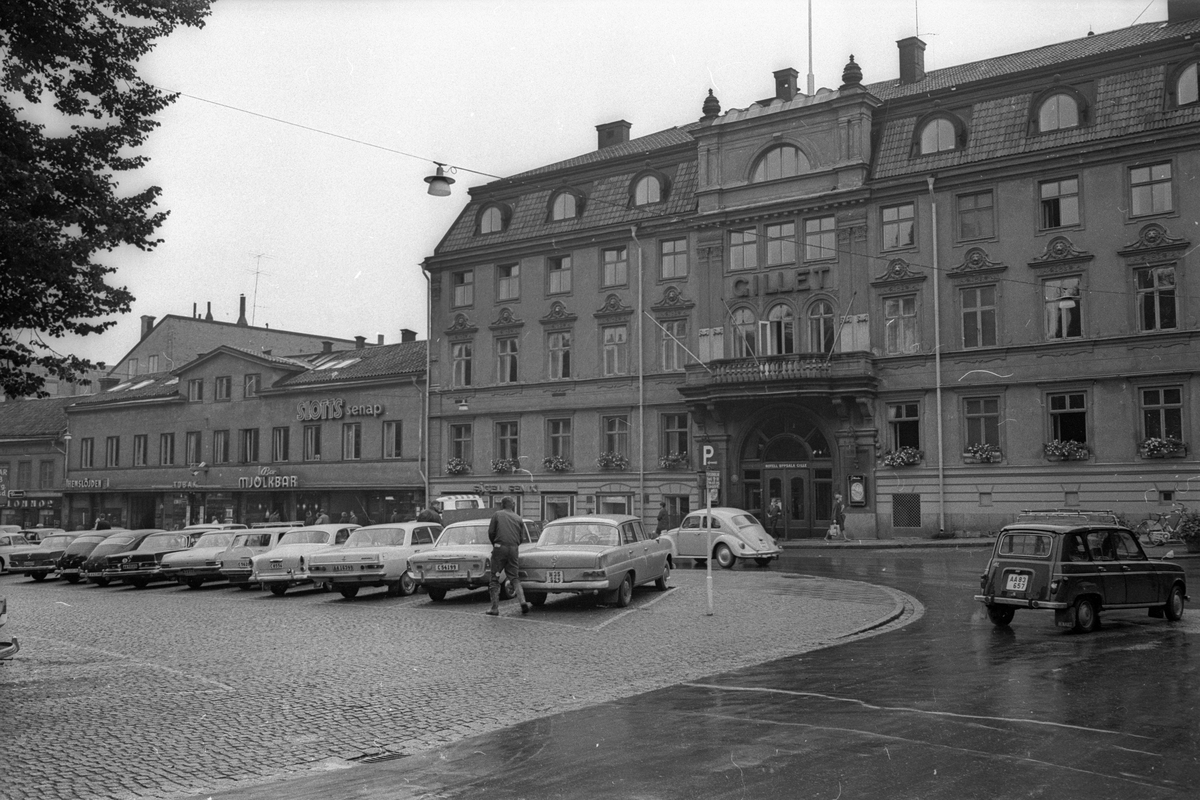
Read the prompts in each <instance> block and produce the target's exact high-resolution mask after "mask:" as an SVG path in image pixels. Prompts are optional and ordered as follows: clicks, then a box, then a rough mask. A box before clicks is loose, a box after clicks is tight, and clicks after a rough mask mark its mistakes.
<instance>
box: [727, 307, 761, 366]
mask: <svg viewBox="0 0 1200 800" xmlns="http://www.w3.org/2000/svg"><path fill="white" fill-rule="evenodd" d="M733 352H734V355H735V356H736V357H737V358H749V357H750V356H754V355H757V354H758V320H757V319H756V318H755V316H754V311H753V310H752V309H749V308H745V307H743V308H738V309H735V310H734V312H733Z"/></svg>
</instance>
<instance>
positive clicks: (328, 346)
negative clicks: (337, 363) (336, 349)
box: [321, 340, 333, 353]
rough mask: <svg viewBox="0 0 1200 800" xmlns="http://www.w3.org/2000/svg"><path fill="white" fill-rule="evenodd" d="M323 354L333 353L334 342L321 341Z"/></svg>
mask: <svg viewBox="0 0 1200 800" xmlns="http://www.w3.org/2000/svg"><path fill="white" fill-rule="evenodd" d="M321 352H322V353H332V352H333V342H331V341H328V340H322V341H321Z"/></svg>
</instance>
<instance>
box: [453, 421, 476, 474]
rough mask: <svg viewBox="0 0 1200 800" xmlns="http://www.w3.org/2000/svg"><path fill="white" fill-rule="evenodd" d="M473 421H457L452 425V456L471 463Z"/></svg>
mask: <svg viewBox="0 0 1200 800" xmlns="http://www.w3.org/2000/svg"><path fill="white" fill-rule="evenodd" d="M471 441H472V439H471V423H469V422H463V423H456V424H454V425H451V426H450V457H451V458H457V459H459V460H460V461H464V462H466V463H467V464H470V463H471V456H472V450H473V448H472V446H471Z"/></svg>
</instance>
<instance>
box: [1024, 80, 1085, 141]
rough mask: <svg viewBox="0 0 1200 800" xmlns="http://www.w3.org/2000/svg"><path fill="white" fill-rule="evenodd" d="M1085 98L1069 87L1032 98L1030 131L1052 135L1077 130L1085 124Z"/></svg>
mask: <svg viewBox="0 0 1200 800" xmlns="http://www.w3.org/2000/svg"><path fill="white" fill-rule="evenodd" d="M1087 110H1088V104H1087V100H1086V98H1084V96H1083V95H1082V94H1080V93H1079V92H1078V91H1076V90H1075V89H1072V88H1071V87H1069V86H1056V87H1054V88H1052V89H1047V90H1046V91H1045V92H1042V93H1041V94H1040V95H1038V96H1037V97H1035V98H1034V102H1033V108H1032V109H1031V115H1030V120H1029V123H1030V131H1031V132H1033V133H1053V132H1054V131H1062V130H1069V129H1070V128H1078V127H1079V126H1081V125H1084V124H1086V123H1087Z"/></svg>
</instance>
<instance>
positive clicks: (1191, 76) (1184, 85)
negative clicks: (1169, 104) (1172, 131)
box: [1175, 63, 1200, 106]
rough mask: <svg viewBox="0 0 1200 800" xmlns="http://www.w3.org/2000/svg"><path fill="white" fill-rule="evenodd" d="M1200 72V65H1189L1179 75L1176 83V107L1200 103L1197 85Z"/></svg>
mask: <svg viewBox="0 0 1200 800" xmlns="http://www.w3.org/2000/svg"><path fill="white" fill-rule="evenodd" d="M1198 72H1200V64H1195V63H1193V64H1188V65H1187V66H1186V67H1184V68H1183V71H1182V72H1180V73H1179V78H1178V79H1176V81H1175V105H1179V106H1186V105H1190V104H1192V103H1196V102H1200V92H1198V89H1197V85H1196V78H1197V73H1198Z"/></svg>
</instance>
